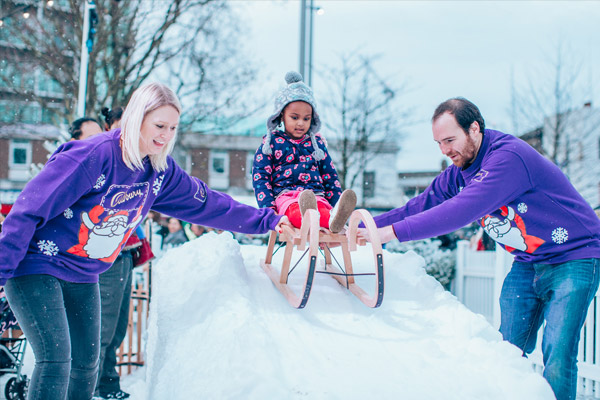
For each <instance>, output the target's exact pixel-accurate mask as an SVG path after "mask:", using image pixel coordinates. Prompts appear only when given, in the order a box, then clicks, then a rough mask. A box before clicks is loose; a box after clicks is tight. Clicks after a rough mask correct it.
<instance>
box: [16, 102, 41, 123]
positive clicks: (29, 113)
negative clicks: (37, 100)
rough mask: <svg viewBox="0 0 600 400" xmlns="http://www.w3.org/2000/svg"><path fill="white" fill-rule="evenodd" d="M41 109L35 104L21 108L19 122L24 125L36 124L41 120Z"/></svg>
mask: <svg viewBox="0 0 600 400" xmlns="http://www.w3.org/2000/svg"><path fill="white" fill-rule="evenodd" d="M41 114H42V109H41V108H40V106H39V105H37V104H25V105H22V106H21V115H20V122H23V123H25V124H38V123H39V122H40V120H41Z"/></svg>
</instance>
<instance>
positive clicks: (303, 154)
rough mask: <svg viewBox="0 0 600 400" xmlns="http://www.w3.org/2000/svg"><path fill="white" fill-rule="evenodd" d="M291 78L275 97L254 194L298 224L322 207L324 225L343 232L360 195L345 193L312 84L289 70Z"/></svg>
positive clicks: (254, 173) (254, 170)
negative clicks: (310, 211)
mask: <svg viewBox="0 0 600 400" xmlns="http://www.w3.org/2000/svg"><path fill="white" fill-rule="evenodd" d="M285 80H286V82H287V86H286V87H284V88H283V89H282V90H281V91H280V92H279V93H278V94H277V97H276V98H275V109H274V112H273V114H272V115H271V116H270V117H269V118H268V119H267V134H266V135H265V137H264V138H263V143H262V144H261V145H260V146H259V148H258V150H257V151H256V154H255V156H254V164H253V168H252V178H253V179H252V183H253V186H254V195H255V196H256V200H257V202H258V205H259V207H269V208H272V209H274V210H276V211H277V213H279V214H281V215H286V216H287V217H288V218H289V219H290V222H291V223H292V225H294V226H295V227H297V228H300V226H301V224H302V217H303V216H304V212H305V211H306V210H307V209H314V210H318V211H319V214H320V221H319V223H320V226H321V227H322V228H325V229H329V230H330V231H331V232H333V233H338V232H340V231H341V230H342V228H343V227H344V225H345V224H346V221H347V220H348V217H350V214H351V213H352V211H354V208H355V207H356V194H355V193H354V191H352V190H351V189H347V190H344V192H343V193H342V189H341V184H340V181H339V180H338V175H337V172H336V170H335V167H334V165H333V161H332V160H331V157H330V156H329V153H328V151H327V147H326V145H325V142H324V140H323V139H322V138H321V136H320V135H318V133H319V129H320V128H321V119H320V118H319V114H318V113H317V105H316V101H315V98H314V96H313V92H312V89H311V88H310V87H308V86H307V85H306V84H305V83H304V82H303V81H302V75H300V74H299V73H297V72H293V71H292V72H288V73H287V74H286V75H285ZM336 205H337V207H335V208H334V206H336Z"/></svg>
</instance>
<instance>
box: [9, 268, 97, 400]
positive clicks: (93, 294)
mask: <svg viewBox="0 0 600 400" xmlns="http://www.w3.org/2000/svg"><path fill="white" fill-rule="evenodd" d="M4 289H5V291H6V296H7V298H8V301H9V304H10V307H11V309H12V311H13V313H14V314H15V316H16V317H17V321H18V322H19V326H20V327H21V329H22V330H23V332H24V333H25V337H26V338H27V341H28V342H29V344H30V345H31V348H32V349H33V353H34V355H35V368H34V370H33V375H32V377H31V382H30V383H29V394H28V397H27V398H28V399H29V400H37V399H39V400H54V399H56V400H64V399H67V398H68V399H70V400H74V399H85V400H89V399H91V398H92V395H93V393H94V386H95V384H96V378H97V376H98V357H99V354H100V294H99V291H98V284H97V283H72V282H66V281H63V280H61V279H58V278H55V277H53V276H50V275H26V276H19V277H16V278H11V279H9V280H8V281H7V282H6V285H5V287H4ZM67 396H68V397H67Z"/></svg>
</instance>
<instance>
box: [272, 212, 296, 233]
mask: <svg viewBox="0 0 600 400" xmlns="http://www.w3.org/2000/svg"><path fill="white" fill-rule="evenodd" d="M284 226H288V227H290V228H293V227H292V224H291V223H290V220H289V219H288V217H286V216H285V215H284V216H283V217H281V219H280V220H279V222H278V223H277V226H276V227H275V232H277V233H282V232H283V227H284Z"/></svg>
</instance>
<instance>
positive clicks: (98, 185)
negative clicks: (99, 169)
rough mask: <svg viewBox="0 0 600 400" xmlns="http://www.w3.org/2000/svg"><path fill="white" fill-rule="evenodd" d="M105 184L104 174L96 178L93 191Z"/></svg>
mask: <svg viewBox="0 0 600 400" xmlns="http://www.w3.org/2000/svg"><path fill="white" fill-rule="evenodd" d="M105 183H106V176H104V174H101V175H100V176H99V177H98V180H97V181H96V184H95V185H94V189H100V188H101V187H102V186H104V184H105Z"/></svg>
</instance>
